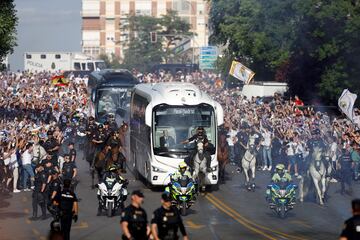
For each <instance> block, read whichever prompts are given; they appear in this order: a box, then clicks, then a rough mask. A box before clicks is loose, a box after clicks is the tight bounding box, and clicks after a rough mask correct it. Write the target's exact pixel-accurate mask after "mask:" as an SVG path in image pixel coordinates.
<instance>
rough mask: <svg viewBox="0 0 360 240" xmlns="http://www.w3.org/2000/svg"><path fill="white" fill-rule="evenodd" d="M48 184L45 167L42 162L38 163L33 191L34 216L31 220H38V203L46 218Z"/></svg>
mask: <svg viewBox="0 0 360 240" xmlns="http://www.w3.org/2000/svg"><path fill="white" fill-rule="evenodd" d="M46 184H47V177H46V173H45V172H44V167H43V166H42V165H41V164H38V165H36V167H35V181H34V191H33V193H32V207H33V216H32V218H30V219H31V220H37V219H38V218H37V212H38V205H39V206H40V208H41V212H42V217H41V218H42V219H43V220H44V219H46V200H45V198H46V196H45V188H46Z"/></svg>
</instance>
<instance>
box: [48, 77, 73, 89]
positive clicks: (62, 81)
mask: <svg viewBox="0 0 360 240" xmlns="http://www.w3.org/2000/svg"><path fill="white" fill-rule="evenodd" d="M51 83H52V84H53V85H54V86H57V87H64V86H67V85H69V81H68V79H67V78H65V77H64V75H56V76H54V77H52V78H51Z"/></svg>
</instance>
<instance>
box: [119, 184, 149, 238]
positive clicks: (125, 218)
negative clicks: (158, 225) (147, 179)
mask: <svg viewBox="0 0 360 240" xmlns="http://www.w3.org/2000/svg"><path fill="white" fill-rule="evenodd" d="M143 201H144V194H143V193H142V192H141V191H140V190H135V191H134V192H132V194H131V204H130V205H129V206H128V207H126V208H125V209H124V211H123V212H122V214H121V221H120V225H121V229H122V232H123V235H122V239H123V240H129V239H131V240H146V239H148V238H149V234H150V228H149V226H148V220H147V215H146V212H145V210H144V209H143V208H141V205H142V203H143Z"/></svg>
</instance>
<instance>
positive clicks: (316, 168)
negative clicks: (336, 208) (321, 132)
mask: <svg viewBox="0 0 360 240" xmlns="http://www.w3.org/2000/svg"><path fill="white" fill-rule="evenodd" d="M326 155H327V154H326V153H325V154H324V150H323V149H322V148H320V147H315V148H314V150H313V153H312V155H311V162H310V166H309V169H308V171H307V172H306V176H310V178H311V180H312V182H313V183H314V186H315V190H316V195H317V198H318V199H319V203H320V205H324V198H325V193H326V189H327V186H328V184H329V181H330V174H331V171H332V167H331V164H326V165H327V166H326V165H325V163H324V161H323V158H324V157H325V159H326ZM326 161H328V159H326ZM305 187H308V186H305V184H304V178H303V177H302V178H301V180H300V191H299V193H300V201H301V202H302V201H303V200H304V195H305V194H307V192H308V189H305Z"/></svg>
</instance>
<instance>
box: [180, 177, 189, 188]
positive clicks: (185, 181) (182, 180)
mask: <svg viewBox="0 0 360 240" xmlns="http://www.w3.org/2000/svg"><path fill="white" fill-rule="evenodd" d="M188 183H189V177H188V176H182V177H181V178H180V179H179V184H180V186H181V187H187V185H188Z"/></svg>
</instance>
